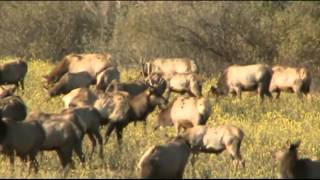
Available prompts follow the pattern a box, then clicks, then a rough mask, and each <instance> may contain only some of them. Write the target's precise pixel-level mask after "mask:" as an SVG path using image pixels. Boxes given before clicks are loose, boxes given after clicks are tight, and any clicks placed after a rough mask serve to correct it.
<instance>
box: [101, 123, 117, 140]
mask: <svg viewBox="0 0 320 180" xmlns="http://www.w3.org/2000/svg"><path fill="white" fill-rule="evenodd" d="M114 128H115V124H114V123H110V124H109V126H108V129H107V131H106V140H105V141H104V144H107V142H108V140H109V137H110V135H111V133H112V131H113V130H114Z"/></svg>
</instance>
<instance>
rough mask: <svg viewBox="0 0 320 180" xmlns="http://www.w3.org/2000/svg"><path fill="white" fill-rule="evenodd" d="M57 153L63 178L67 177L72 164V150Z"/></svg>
mask: <svg viewBox="0 0 320 180" xmlns="http://www.w3.org/2000/svg"><path fill="white" fill-rule="evenodd" d="M57 153H58V156H59V159H60V163H61V165H62V170H63V177H66V176H67V174H68V172H69V169H70V164H71V162H72V159H71V158H72V149H58V150H57Z"/></svg>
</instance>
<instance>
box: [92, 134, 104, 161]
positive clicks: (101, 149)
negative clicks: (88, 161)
mask: <svg viewBox="0 0 320 180" xmlns="http://www.w3.org/2000/svg"><path fill="white" fill-rule="evenodd" d="M93 133H94V135H95V137H96V138H97V139H98V143H99V156H100V158H101V159H103V139H102V136H101V134H100V132H99V130H97V131H94V132H93Z"/></svg>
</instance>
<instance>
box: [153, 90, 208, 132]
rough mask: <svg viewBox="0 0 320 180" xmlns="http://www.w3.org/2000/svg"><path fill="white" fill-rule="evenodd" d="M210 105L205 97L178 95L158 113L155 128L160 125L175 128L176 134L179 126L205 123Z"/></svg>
mask: <svg viewBox="0 0 320 180" xmlns="http://www.w3.org/2000/svg"><path fill="white" fill-rule="evenodd" d="M211 109H212V105H211V103H210V102H209V99H207V98H205V97H192V96H179V97H177V98H176V99H175V100H174V101H172V102H171V103H170V105H169V106H168V107H167V108H165V109H162V110H161V111H160V113H159V115H158V120H157V121H158V122H157V125H156V126H155V130H156V129H158V128H159V127H161V126H172V125H174V127H175V128H176V135H178V134H179V132H180V129H181V128H188V127H193V126H196V125H205V124H206V122H207V120H208V118H209V117H210V115H211Z"/></svg>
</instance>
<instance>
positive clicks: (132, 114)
mask: <svg viewBox="0 0 320 180" xmlns="http://www.w3.org/2000/svg"><path fill="white" fill-rule="evenodd" d="M162 83H165V82H164V81H162ZM164 85H165V84H164ZM159 88H160V89H163V88H162V84H160V85H158V86H157V87H148V89H146V90H144V91H143V92H141V93H140V94H138V95H136V96H129V99H128V102H129V106H130V108H129V110H128V111H127V113H126V114H125V116H124V117H125V118H124V119H122V120H119V121H110V123H109V126H108V128H107V131H106V140H105V143H107V141H108V139H109V137H110V135H111V133H112V131H113V130H114V129H115V130H116V134H117V139H118V144H119V145H121V143H122V132H123V129H124V128H125V127H126V126H127V125H128V124H129V123H130V122H135V123H136V122H137V121H143V122H144V123H145V126H146V123H147V122H146V119H147V117H148V115H149V114H150V113H151V112H152V111H154V109H155V108H156V106H164V105H165V104H166V100H165V99H164V98H163V97H162V93H163V91H162V90H159Z"/></svg>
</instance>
